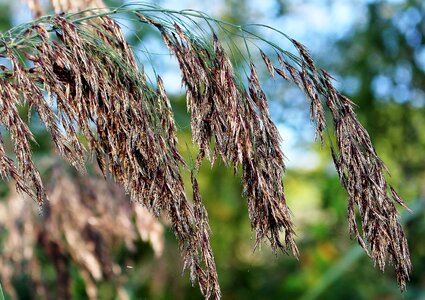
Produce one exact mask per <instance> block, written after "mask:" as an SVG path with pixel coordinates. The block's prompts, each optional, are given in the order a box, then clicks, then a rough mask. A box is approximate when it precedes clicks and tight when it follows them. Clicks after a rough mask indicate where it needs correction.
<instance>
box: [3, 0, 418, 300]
mask: <svg viewBox="0 0 425 300" xmlns="http://www.w3.org/2000/svg"><path fill="white" fill-rule="evenodd" d="M115 2H116V1H115ZM227 2H228V5H229V6H228V9H227V10H226V12H225V15H224V16H223V17H224V18H225V19H226V20H229V21H232V22H235V23H243V21H244V17H245V14H249V13H250V11H249V10H248V8H247V6H246V5H245V4H246V3H245V1H242V2H239V1H233V0H229V1H227ZM278 2H279V1H278ZM400 2H401V3H400ZM324 5H326V4H324ZM366 5H367V10H366V11H367V16H365V21H364V22H363V23H362V24H359V26H358V27H357V28H353V29H352V31H351V32H350V33H349V34H348V35H346V36H345V37H343V38H342V39H340V40H338V41H337V42H336V43H335V44H333V47H335V49H336V51H337V53H338V55H334V57H333V58H330V57H329V56H327V55H326V54H323V58H322V64H323V65H326V66H327V68H328V69H330V70H331V71H332V73H335V74H337V75H338V76H339V77H340V78H343V79H344V78H349V79H350V80H351V81H353V80H354V82H355V83H356V84H355V85H356V86H357V88H354V89H353V88H352V87H350V86H347V85H344V84H342V85H341V88H342V90H343V91H345V93H346V94H348V95H349V96H350V97H351V98H352V99H353V100H354V102H355V103H356V104H358V108H357V112H358V114H359V117H360V119H361V121H362V123H363V124H364V125H365V127H366V129H367V130H368V131H369V133H370V134H371V136H372V140H373V141H374V143H375V146H376V148H377V151H378V153H379V154H380V155H381V157H382V158H383V160H384V161H385V163H386V164H387V166H388V167H389V170H390V171H391V173H392V176H393V177H392V178H391V179H390V181H391V183H392V184H393V185H394V186H395V187H396V188H397V189H398V190H399V192H400V194H401V195H402V196H403V197H404V198H405V200H406V201H407V203H408V205H409V206H411V207H412V209H413V214H406V213H403V221H404V224H405V228H406V231H407V235H408V240H409V244H410V249H411V255H412V262H413V274H412V278H411V282H410V284H408V287H407V291H406V292H405V293H404V294H403V295H402V294H400V292H399V291H398V287H397V283H396V281H395V279H394V276H393V274H392V271H391V268H388V271H386V272H385V274H381V273H380V272H379V271H378V270H377V269H376V268H374V267H373V263H372V262H371V260H370V259H368V258H367V257H366V255H365V254H364V253H363V252H362V251H360V248H359V247H358V246H357V244H356V242H355V241H352V240H350V239H349V237H348V228H347V227H348V226H347V222H346V195H345V193H344V191H343V189H342V187H341V185H340V184H339V180H338V177H337V176H336V173H335V172H334V171H333V168H332V166H331V162H330V160H329V157H330V155H329V151H328V149H326V147H323V149H322V148H321V147H320V146H319V145H312V146H311V148H312V149H313V151H317V152H318V153H319V155H320V158H321V161H320V163H319V164H318V165H317V166H316V167H315V168H313V169H289V170H288V172H287V174H286V176H285V178H284V179H283V180H284V182H285V188H286V194H287V200H288V203H289V207H290V208H291V209H292V211H293V213H294V221H295V224H296V226H297V227H296V231H297V233H298V244H299V248H300V252H301V257H300V259H299V261H297V260H296V259H294V258H293V257H292V256H287V255H285V254H278V255H274V254H273V253H271V251H270V249H269V247H268V246H267V245H263V246H262V248H260V249H258V250H257V251H256V252H253V246H254V235H253V233H252V232H251V231H250V226H249V220H248V214H247V205H246V201H245V200H244V199H242V197H241V193H242V190H241V186H240V182H239V179H238V177H237V176H235V175H234V174H233V170H231V169H228V168H226V167H225V166H223V164H222V163H217V164H216V165H215V166H214V167H213V168H211V167H210V166H209V164H208V163H207V162H205V163H204V165H203V167H202V170H201V174H200V177H199V184H200V188H201V194H202V195H203V200H204V202H205V205H206V207H207V209H208V212H209V219H210V224H211V229H212V232H213V235H212V247H213V250H214V252H215V258H216V263H217V268H218V274H219V276H220V282H221V286H222V289H223V295H224V299H406V300H408V299H412V300H413V299H425V241H424V236H425V200H424V199H425V151H424V149H425V113H424V105H425V96H424V95H425V90H424V87H425V76H424V75H425V74H424V65H425V62H423V61H422V62H421V61H420V60H419V59H418V53H419V51H425V50H423V49H425V4H424V3H423V1H421V0H406V1H404V2H402V1H396V2H394V3H393V2H385V1H371V2H370V3H369V4H366ZM280 12H281V13H287V12H288V8H287V7H285V6H282V9H281V10H280ZM415 16H419V18H417V21H416V22H412V19H413V18H415ZM8 27H10V15H9V9H8V6H7V5H6V4H1V7H0V30H2V31H3V30H5V29H7V28H8ZM289 34H290V33H289ZM319 57H320V53H319ZM421 64H422V65H421ZM388 82H389V83H390V84H389V85H390V86H391V88H390V89H389V90H388V89H387V91H386V93H384V92H385V91H382V90H380V89H382V86H383V85H385V84H387V83H388ZM403 91H404V92H403ZM421 97H422V98H421ZM173 100H174V101H173V108H174V111H175V115H176V119H177V123H178V128H179V132H180V135H179V141H180V147H181V151H182V153H184V154H185V156H186V157H189V156H190V155H192V156H194V155H196V154H194V153H195V152H194V151H195V149H194V148H193V147H192V144H191V137H190V132H189V128H190V124H189V121H188V115H187V113H186V108H185V103H184V101H185V100H184V98H183V97H176V98H175V99H173ZM305 109H307V107H306V108H305ZM305 122H309V121H308V120H307V119H306V120H305ZM38 140H39V141H43V140H46V139H45V137H43V133H42V132H41V133H40V136H39V137H38ZM39 144H40V147H39V148H35V151H39V153H40V155H43V154H46V153H48V152H49V150H48V149H49V148H48V144H45V143H43V142H41V143H39ZM186 145H188V147H186ZM188 150H190V151H191V152H192V153H191V154H190V153H187V152H188ZM188 175H189V174H186V177H185V180H186V181H188V180H189V177H188ZM6 191H7V189H6V188H5V186H4V184H0V196H1V197H4V194H5V193H6ZM144 248H145V246H144V245H139V248H138V249H139V250H140V251H139V252H138V254H137V255H136V256H134V257H133V260H134V265H133V268H132V269H127V270H126V272H127V275H128V282H127V283H126V290H127V292H128V293H129V295H130V297H131V298H132V299H201V295H200V292H199V291H198V289H197V288H196V287H195V288H193V287H192V286H191V285H190V283H189V278H188V274H187V273H184V274H183V275H182V271H181V270H182V264H181V260H180V254H179V251H178V245H177V242H176V240H175V238H174V236H173V234H172V233H171V231H170V230H167V232H166V246H165V253H164V254H163V256H162V257H161V258H154V257H153V256H152V254H151V253H150V252H149V253H148V252H147V251H146V250H143V249H144ZM125 255H134V254H129V253H128V252H127V251H125V249H123V250H122V251H121V252H119V253H117V256H116V257H117V261H120V257H123V256H125ZM43 272H44V273H43V274H44V275H43V276H46V278H47V277H51V276H53V277H54V272H53V273H52V272H50V271H49V266H48V262H46V266H45V269H43ZM71 274H72V277H73V295H74V297H75V299H85V297H86V295H85V291H84V287H83V285H84V283H83V281H82V280H81V277H80V276H81V275H80V274H79V272H78V270H77V269H75V268H73V269H72V272H71ZM25 276H26V275H25V274H22V277H25ZM50 280H52V279H50ZM19 282H21V283H22V282H24V283H25V282H27V283H28V281H25V280H20V279H17V281H16V283H17V284H19ZM52 288H54V286H52ZM21 296H22V299H24V298H27V297H30V287H28V286H26V287H25V284H24V285H23V286H22V289H21ZM100 297H101V298H102V299H114V298H115V297H116V295H114V294H113V293H112V292H111V290H110V287H109V286H108V282H104V283H101V284H100Z"/></svg>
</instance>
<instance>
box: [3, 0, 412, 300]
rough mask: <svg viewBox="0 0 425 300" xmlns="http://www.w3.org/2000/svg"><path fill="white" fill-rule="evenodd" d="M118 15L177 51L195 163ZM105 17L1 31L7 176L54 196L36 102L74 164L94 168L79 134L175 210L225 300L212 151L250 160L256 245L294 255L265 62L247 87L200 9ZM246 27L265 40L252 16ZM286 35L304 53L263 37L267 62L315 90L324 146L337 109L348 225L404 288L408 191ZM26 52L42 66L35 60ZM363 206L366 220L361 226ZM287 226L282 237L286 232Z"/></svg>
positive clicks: (245, 170) (151, 200)
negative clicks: (204, 174)
mask: <svg viewBox="0 0 425 300" xmlns="http://www.w3.org/2000/svg"><path fill="white" fill-rule="evenodd" d="M119 12H126V13H132V14H135V15H136V16H137V17H138V18H139V19H140V21H142V22H144V23H147V24H148V25H151V26H155V27H156V28H157V29H159V31H160V33H161V35H162V38H163V41H164V43H165V45H166V46H167V47H168V49H169V50H170V52H171V54H172V55H174V56H175V57H176V59H177V62H178V64H179V67H180V71H181V78H182V82H183V85H184V86H185V88H186V98H187V107H188V110H189V112H190V114H191V129H192V138H193V142H194V143H195V144H197V145H198V147H199V153H198V157H197V159H196V164H195V166H194V168H193V169H190V168H189V167H188V166H187V165H186V163H185V162H184V160H183V158H182V157H181V155H180V154H179V152H178V150H177V138H176V126H175V122H174V118H173V114H172V110H171V106H170V103H169V99H168V97H167V95H166V92H165V89H164V84H163V81H162V79H161V77H160V76H158V77H157V87H156V88H153V87H151V86H150V85H149V84H148V81H147V76H146V74H144V72H143V71H142V70H143V68H139V66H138V63H137V62H136V59H135V57H134V55H133V52H132V50H131V48H130V46H129V45H128V44H127V42H126V40H125V37H124V36H123V34H122V32H121V29H120V28H119V26H118V25H117V23H116V22H115V21H113V20H112V19H111V18H110V17H108V16H107V15H108V14H111V15H112V14H114V13H119ZM98 13H99V14H98V15H96V11H95V10H94V11H91V13H90V14H86V13H85V12H84V13H82V14H71V15H68V16H67V15H60V16H59V15H57V16H54V17H51V16H48V17H44V18H41V19H39V20H38V21H37V22H34V23H31V24H29V25H27V26H26V27H25V26H23V27H18V28H16V29H12V30H11V31H10V32H8V33H6V34H5V35H4V36H2V37H0V39H1V42H2V45H4V46H2V47H1V48H0V54H2V55H3V56H5V57H7V58H8V59H9V61H10V62H11V64H12V68H11V70H8V69H7V68H5V67H3V68H2V70H1V71H0V83H1V85H0V92H1V94H0V107H1V108H2V109H1V111H0V125H2V126H4V127H5V128H6V130H7V131H8V132H9V133H10V135H11V138H12V141H13V144H14V152H15V154H16V162H17V166H15V164H14V162H13V161H12V160H11V159H10V158H9V157H8V156H6V152H5V150H4V147H3V146H2V144H1V143H0V166H1V167H2V169H1V170H0V173H1V175H2V176H4V177H11V178H13V179H15V180H16V182H17V187H18V190H19V191H21V192H26V193H28V194H30V196H31V197H32V198H34V199H36V200H37V201H38V202H39V203H40V204H41V203H42V201H43V200H44V199H45V198H46V196H45V192H44V188H43V184H42V182H41V178H40V174H39V172H38V170H37V169H36V167H35V165H34V163H33V161H32V156H31V147H30V141H31V140H32V139H33V137H32V134H31V132H30V130H29V129H28V126H27V124H25V122H24V121H23V119H22V118H21V117H20V115H19V113H18V107H19V106H20V105H22V104H28V105H29V107H32V108H34V109H35V111H36V112H37V114H38V115H39V117H40V120H41V122H42V123H43V124H44V125H45V126H46V128H47V130H48V131H49V132H50V134H51V136H52V139H53V142H54V145H55V148H56V149H57V151H58V152H59V153H60V154H61V155H62V156H63V157H65V158H66V159H67V160H68V161H69V162H70V163H71V164H72V165H73V166H75V167H76V168H78V169H80V170H83V169H84V162H85V152H86V149H85V147H84V146H83V143H82V142H81V141H80V139H79V138H78V135H77V134H78V133H79V134H81V135H82V136H84V139H85V140H86V143H87V146H86V147H87V148H88V150H89V151H90V152H91V153H94V154H95V156H96V159H97V161H98V164H99V166H100V168H101V170H102V172H103V174H104V176H105V177H107V176H108V175H109V174H110V175H112V177H113V178H114V179H115V181H116V182H118V183H119V184H121V185H122V186H124V188H125V190H126V192H127V193H128V194H129V195H130V197H131V199H132V200H134V201H137V202H140V203H143V204H144V205H145V206H146V207H147V208H149V209H150V210H151V211H152V212H154V213H155V214H156V215H157V216H159V215H160V214H165V215H167V216H168V218H169V219H170V220H171V224H172V228H173V230H174V233H175V235H176V236H177V238H178V240H179V242H180V247H181V251H182V255H183V260H184V265H185V268H186V269H188V270H189V272H190V274H191V278H192V280H193V281H195V280H197V281H198V283H199V286H200V289H201V291H202V293H203V295H204V296H205V298H220V297H221V293H220V288H219V284H218V276H217V272H216V267H215V262H214V258H213V252H212V249H211V245H210V240H209V231H210V229H209V226H208V216H207V212H206V210H205V207H204V205H203V203H202V200H201V196H200V192H199V187H198V183H197V180H196V176H195V175H196V174H197V172H198V170H199V167H200V165H201V163H202V161H203V160H204V158H208V159H209V160H210V162H211V163H212V164H213V163H214V161H215V160H216V158H221V160H223V161H224V163H225V164H227V165H230V166H232V167H234V169H235V172H236V171H237V170H239V169H241V170H242V184H243V188H244V194H245V195H246V197H247V199H248V208H249V217H250V220H251V226H252V229H253V231H255V233H256V246H257V245H258V244H259V243H260V242H261V241H263V240H265V239H267V240H269V241H270V244H271V246H272V248H273V249H274V250H276V249H282V250H286V251H291V252H292V253H293V254H294V255H295V256H297V255H298V250H297V247H296V245H295V242H294V230H293V225H292V221H291V216H290V211H289V208H288V207H287V205H286V200H285V195H284V187H283V184H282V176H283V174H284V171H285V164H284V155H283V152H282V150H281V148H280V142H281V139H280V136H279V133H278V130H277V128H276V126H275V125H274V124H273V122H272V120H271V117H270V113H269V109H268V104H267V97H266V94H265V93H264V91H263V89H262V87H261V84H260V80H259V76H258V74H257V67H256V65H255V64H254V63H253V62H249V63H250V65H249V67H250V74H249V75H248V78H247V80H248V85H247V86H245V85H244V84H243V83H242V82H241V80H240V79H239V77H238V72H237V71H238V70H234V67H233V65H232V62H231V58H230V57H229V56H228V55H227V53H226V51H225V50H224V48H223V46H222V44H221V43H220V41H219V39H218V37H217V35H216V33H215V30H214V28H213V26H211V24H212V23H214V24H216V25H217V27H218V28H220V26H221V25H223V24H224V23H220V21H218V20H213V19H212V18H210V17H206V16H205V15H204V14H202V13H198V14H197V13H196V12H193V11H190V12H188V11H179V12H177V11H172V10H163V9H161V8H155V6H150V5H146V6H143V5H140V7H139V8H131V7H130V8H128V7H127V6H125V5H124V6H122V7H120V8H116V9H114V10H111V11H105V10H99V11H98ZM161 14H164V15H165V16H166V18H164V16H163V15H161ZM180 17H185V18H189V19H191V20H192V21H196V19H198V20H199V19H201V20H204V21H206V22H208V24H209V25H210V27H209V28H210V30H211V31H210V32H211V36H208V35H207V33H206V31H204V30H202V31H201V33H199V32H197V31H192V30H190V28H189V27H188V26H187V23H185V22H184V21H182V19H181V18H180ZM225 25H226V26H232V25H231V24H228V23H225ZM223 26H224V25H223ZM22 28H24V29H25V30H23V29H22ZM238 29H239V30H242V32H244V33H245V34H246V35H250V34H252V35H254V36H255V37H258V35H256V34H254V33H252V32H250V31H249V30H248V29H246V28H245V27H243V26H238ZM16 35H17V36H16ZM282 35H283V36H285V35H284V34H282ZM12 36H13V37H14V38H13V39H10V37H12ZM285 37H286V38H288V37H287V36H285ZM288 39H289V40H290V41H291V42H292V43H293V45H294V47H295V48H296V49H297V51H298V55H295V54H292V53H289V52H286V51H284V50H282V49H280V48H279V47H278V46H276V45H275V44H273V43H268V42H267V41H265V40H264V41H263V42H266V43H267V45H268V46H269V47H271V48H272V50H274V51H276V53H277V61H278V64H279V66H274V65H273V61H272V59H270V57H269V56H267V55H266V52H264V51H263V50H261V51H260V55H261V57H262V59H263V61H264V63H265V67H266V68H267V70H268V72H269V73H270V75H271V76H273V77H274V76H275V72H276V73H277V74H278V75H279V76H280V77H282V78H283V79H285V80H286V81H288V82H291V83H293V84H295V85H296V86H297V87H298V88H299V89H300V90H302V91H304V92H305V94H306V96H307V99H308V100H309V102H310V117H311V120H312V122H314V123H315V125H316V137H317V138H319V139H320V140H321V141H322V143H323V142H324V138H323V136H324V130H325V128H326V115H325V109H324V104H326V105H327V106H328V108H329V110H330V114H331V116H332V119H333V124H334V127H335V135H336V141H337V148H332V154H333V158H334V162H335V165H336V168H337V171H338V174H339V176H340V178H341V182H342V184H343V186H344V187H345V188H346V189H347V192H348V219H349V226H350V232H351V233H352V234H353V235H354V236H355V237H357V239H358V241H359V243H360V244H361V245H362V247H363V248H364V249H365V250H366V251H367V252H369V250H370V254H371V256H372V258H373V259H374V261H375V262H376V264H378V266H379V267H380V268H381V269H382V270H383V269H384V267H385V264H386V261H388V259H389V260H390V261H392V262H393V263H394V265H395V268H396V273H397V278H398V281H399V285H400V287H401V289H404V288H405V284H406V281H407V280H408V276H409V273H410V271H411V264H410V258H409V251H408V247H407V242H406V238H405V236H404V233H403V230H402V228H401V226H400V224H399V222H398V219H397V218H398V215H397V211H396V208H395V204H394V202H397V203H399V204H402V205H404V204H403V201H402V200H401V198H400V197H399V196H398V194H397V193H396V192H395V191H394V190H393V189H392V188H391V187H389V186H388V184H387V182H386V180H385V177H384V172H385V170H386V168H385V166H384V164H383V163H382V161H381V160H380V159H379V157H378V156H377V154H376V152H375V150H374V148H373V146H372V143H371V141H370V138H369V136H368V134H367V132H366V131H365V129H364V128H363V127H362V126H361V124H360V123H359V122H358V120H357V118H356V116H355V113H354V111H353V108H352V106H353V104H352V102H351V101H350V100H349V99H348V98H346V97H345V96H343V95H341V94H339V93H338V92H337V91H336V90H335V88H334V87H333V86H332V83H331V79H332V78H331V77H330V75H329V74H328V73H326V72H325V71H319V70H318V69H317V68H316V66H315V64H314V61H313V59H312V57H311V55H310V54H309V52H308V51H307V49H306V48H305V47H304V46H303V45H302V44H300V43H299V42H297V41H295V40H293V39H290V38H288ZM22 57H25V58H26V59H27V60H28V61H30V62H31V63H32V64H33V67H30V68H29V67H26V64H25V62H24V61H23V60H22ZM46 94H47V98H48V99H47V100H46ZM211 145H212V146H211ZM181 167H183V168H185V169H186V170H189V171H190V172H191V179H192V189H193V201H192V202H190V201H189V200H188V199H187V197H186V194H185V188H184V184H183V181H182V177H181V175H180V169H181ZM356 207H357V208H358V211H359V214H360V217H361V220H362V222H361V229H360V228H359V227H358V225H357V223H356ZM281 232H283V233H284V242H282V241H281V240H280V237H279V235H280V233H281ZM368 249H369V250H368Z"/></svg>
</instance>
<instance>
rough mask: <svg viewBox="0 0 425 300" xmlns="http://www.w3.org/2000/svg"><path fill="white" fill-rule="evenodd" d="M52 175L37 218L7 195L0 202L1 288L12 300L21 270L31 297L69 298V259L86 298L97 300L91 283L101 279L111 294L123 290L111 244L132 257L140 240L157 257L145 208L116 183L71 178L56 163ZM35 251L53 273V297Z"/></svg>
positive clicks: (155, 235) (158, 247)
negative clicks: (0, 239) (110, 287)
mask: <svg viewBox="0 0 425 300" xmlns="http://www.w3.org/2000/svg"><path fill="white" fill-rule="evenodd" d="M53 170H54V171H53V172H54V175H55V180H54V185H53V186H50V187H48V188H47V190H48V195H49V199H50V201H47V202H46V203H44V207H43V212H44V213H43V214H42V215H40V214H39V213H38V210H36V209H34V207H31V205H29V207H28V203H27V202H26V201H24V200H25V199H21V198H20V197H18V195H16V194H15V193H13V192H12V193H11V194H10V195H9V196H8V198H7V199H5V201H2V202H1V203H0V228H1V229H7V234H5V237H4V238H5V239H4V244H3V246H2V255H1V257H0V279H1V282H2V284H4V286H5V288H6V290H7V291H8V293H9V294H11V295H15V297H13V298H14V299H15V298H17V297H16V294H15V293H14V292H15V291H16V290H15V288H14V287H13V284H12V282H13V279H14V278H16V277H19V276H21V274H22V272H23V271H25V272H26V273H28V274H29V276H30V278H31V281H32V283H33V290H34V292H33V293H34V294H35V295H39V296H41V297H42V298H44V299H52V298H59V299H69V298H70V297H71V295H70V292H71V284H72V282H71V281H72V279H71V278H72V276H71V274H70V261H69V257H72V260H73V263H74V264H76V265H77V266H78V270H79V272H80V274H81V275H82V278H83V280H84V283H85V287H86V292H87V295H88V296H89V298H90V299H98V295H97V293H98V288H97V286H96V283H98V282H99V281H102V280H105V279H106V280H110V281H111V282H114V288H115V289H117V290H120V289H123V286H122V283H121V282H122V279H123V278H125V277H126V276H127V274H126V272H125V270H123V269H122V266H120V264H118V263H117V262H116V261H114V258H113V252H114V251H115V250H116V249H117V248H116V247H117V245H120V244H125V245H126V248H127V249H128V251H129V252H130V253H132V252H135V251H137V247H136V243H138V242H140V241H141V240H143V241H146V242H149V243H150V244H151V246H152V249H153V251H154V254H155V256H160V255H161V254H162V251H163V247H164V241H163V239H164V237H163V227H162V225H161V224H160V223H159V222H158V221H157V220H156V219H155V217H154V216H153V215H152V214H150V213H149V212H148V211H147V209H146V208H143V207H142V206H140V205H138V204H137V203H136V204H135V203H131V202H130V201H129V199H128V197H127V196H126V195H125V194H124V192H123V190H122V188H120V186H118V185H117V184H114V183H113V182H106V181H105V180H103V179H102V178H99V177H98V176H91V177H90V178H87V176H82V175H78V174H76V175H74V176H73V177H71V176H69V175H67V174H66V173H67V172H66V170H65V169H64V168H63V167H62V166H60V165H59V164H56V165H54V166H53ZM133 219H134V221H132V220H133ZM117 242H118V243H117ZM35 248H37V249H38V251H42V253H43V260H45V259H48V260H49V262H50V263H51V264H52V267H53V268H54V270H55V272H56V274H57V278H58V280H57V294H56V295H55V293H54V292H53V291H51V289H50V288H48V286H49V284H48V283H47V282H46V279H45V278H44V277H43V276H42V274H43V273H42V268H41V267H42V264H43V263H44V262H42V261H40V256H39V255H37V252H36V251H34V249H35ZM112 279H113V280H112ZM117 279H118V280H117Z"/></svg>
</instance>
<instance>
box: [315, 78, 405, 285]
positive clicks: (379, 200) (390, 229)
mask: <svg viewBox="0 0 425 300" xmlns="http://www.w3.org/2000/svg"><path fill="white" fill-rule="evenodd" d="M323 74H324V83H325V85H326V87H327V89H328V91H329V94H328V98H327V105H328V107H329V109H330V110H331V113H332V117H333V121H334V124H335V127H336V129H335V134H336V141H337V146H338V150H335V149H332V154H333V155H332V156H333V158H334V162H335V166H336V168H337V171H338V174H339V177H340V179H341V182H342V184H343V185H344V187H345V188H346V189H347V192H348V221H349V226H350V233H351V234H352V235H354V236H355V237H356V238H357V239H358V241H359V243H360V245H361V246H362V247H363V248H364V249H365V250H366V249H367V245H369V246H370V255H371V257H372V258H373V260H374V261H375V263H376V264H377V265H378V266H379V268H380V269H381V270H382V271H383V270H384V268H385V264H386V261H387V259H388V258H389V260H390V261H391V262H392V263H393V264H394V266H395V270H396V275H397V280H398V282H399V285H400V287H401V289H405V287H406V282H407V280H408V279H409V274H410V272H411V268H412V266H411V262H410V254H409V249H408V245H407V240H406V237H405V235H404V232H403V229H402V227H401V225H400V222H399V220H398V215H397V210H396V208H395V202H396V203H399V204H401V205H402V206H404V203H403V201H402V200H401V198H400V197H399V196H398V195H397V193H396V192H395V191H394V189H393V188H392V187H390V186H389V185H388V183H387V181H386V179H385V177H384V173H385V172H386V171H387V170H386V167H385V165H384V164H383V162H382V161H381V159H380V158H379V157H378V156H377V154H376V152H375V149H374V148H373V145H372V142H371V141H370V138H369V135H368V133H367V132H366V130H365V129H364V128H363V126H362V125H361V124H360V123H359V121H358V120H357V118H356V115H355V114H354V111H353V108H352V103H351V101H350V100H349V99H347V98H346V97H345V96H343V95H341V94H339V93H338V92H336V90H335V89H334V88H333V87H332V85H331V82H330V80H331V79H330V76H329V75H328V74H327V73H326V72H323ZM337 151H338V153H337ZM356 207H357V208H358V211H359V213H360V216H361V219H362V222H361V225H362V233H360V231H359V228H358V226H357V223H356V212H355V208H356ZM366 243H367V244H366ZM366 251H367V250H366Z"/></svg>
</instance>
